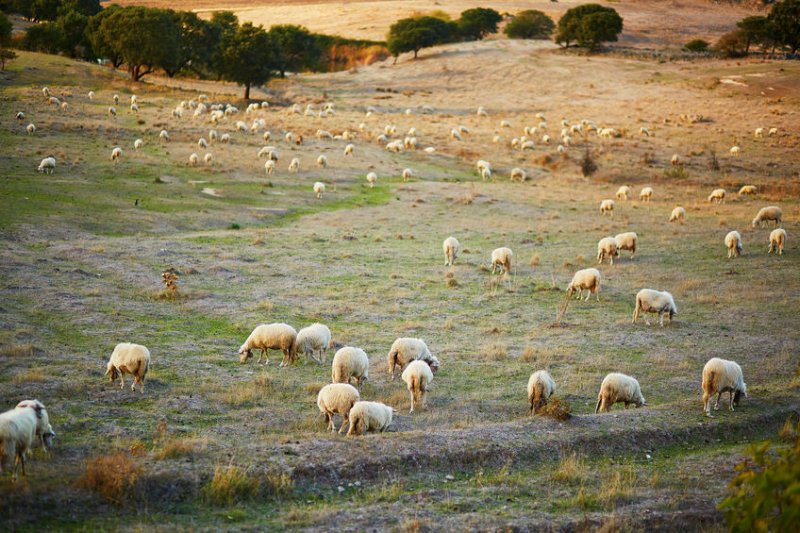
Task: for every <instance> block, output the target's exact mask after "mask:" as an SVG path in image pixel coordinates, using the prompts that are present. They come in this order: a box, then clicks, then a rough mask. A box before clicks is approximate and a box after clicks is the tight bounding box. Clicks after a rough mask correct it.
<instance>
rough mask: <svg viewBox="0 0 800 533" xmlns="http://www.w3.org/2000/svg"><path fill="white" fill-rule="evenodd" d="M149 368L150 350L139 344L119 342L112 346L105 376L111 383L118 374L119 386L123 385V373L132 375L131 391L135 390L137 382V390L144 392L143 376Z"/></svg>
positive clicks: (122, 386)
mask: <svg viewBox="0 0 800 533" xmlns="http://www.w3.org/2000/svg"><path fill="white" fill-rule="evenodd" d="M149 368H150V350H148V349H147V348H145V347H144V346H142V345H141V344H133V343H130V342H121V343H119V344H117V345H116V346H115V347H114V351H113V352H112V353H111V359H109V360H108V364H107V365H106V374H105V375H106V376H108V377H109V381H111V382H112V383H113V382H114V381H115V380H116V379H117V376H119V384H120V388H121V389H122V388H124V387H125V374H130V375H132V376H133V384H132V385H131V392H134V393H135V392H136V384H137V383H138V384H139V392H140V393H141V394H144V378H145V377H146V376H147V370H148V369H149Z"/></svg>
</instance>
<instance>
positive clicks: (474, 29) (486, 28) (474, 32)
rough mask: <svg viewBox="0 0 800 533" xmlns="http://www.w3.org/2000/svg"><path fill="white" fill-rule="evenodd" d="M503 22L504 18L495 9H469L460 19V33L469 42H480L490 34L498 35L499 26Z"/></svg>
mask: <svg viewBox="0 0 800 533" xmlns="http://www.w3.org/2000/svg"><path fill="white" fill-rule="evenodd" d="M501 20H503V17H502V16H500V13H498V12H497V11H495V10H494V9H488V8H485V7H476V8H474V9H467V10H466V11H464V12H463V13H461V17H459V19H458V22H457V24H458V31H459V33H460V34H461V36H462V37H464V38H465V39H466V40H468V41H480V40H481V39H483V38H484V37H486V36H487V35H488V34H490V33H497V25H498V24H499V23H500V21H501Z"/></svg>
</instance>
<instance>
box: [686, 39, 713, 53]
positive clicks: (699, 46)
mask: <svg viewBox="0 0 800 533" xmlns="http://www.w3.org/2000/svg"><path fill="white" fill-rule="evenodd" d="M709 46H711V45H710V44H709V43H708V42H706V41H704V40H703V39H693V40H691V41H689V42H688V43H686V44H685V45H683V49H684V50H686V51H687V52H695V53H703V52H708V47H709Z"/></svg>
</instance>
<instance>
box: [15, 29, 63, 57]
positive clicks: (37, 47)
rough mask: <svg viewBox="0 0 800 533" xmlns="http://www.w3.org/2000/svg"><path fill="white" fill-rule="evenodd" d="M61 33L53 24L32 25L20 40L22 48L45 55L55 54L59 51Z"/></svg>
mask: <svg viewBox="0 0 800 533" xmlns="http://www.w3.org/2000/svg"><path fill="white" fill-rule="evenodd" d="M61 42H62V39H61V32H60V31H59V30H58V27H57V26H56V24H55V23H54V22H42V23H41V24H34V25H33V26H31V27H30V28H28V30H27V31H26V32H25V37H23V38H22V43H21V44H22V48H24V49H25V50H33V51H35V52H44V53H46V54H57V53H58V52H60V51H61Z"/></svg>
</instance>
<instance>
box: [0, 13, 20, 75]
mask: <svg viewBox="0 0 800 533" xmlns="http://www.w3.org/2000/svg"><path fill="white" fill-rule="evenodd" d="M12 30H13V26H12V25H11V21H10V20H8V17H7V16H6V14H5V13H3V12H2V11H0V70H5V69H6V61H8V60H10V59H14V58H15V57H17V54H15V53H14V51H13V50H9V49H8V48H7V46H8V45H9V44H11V31H12Z"/></svg>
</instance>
